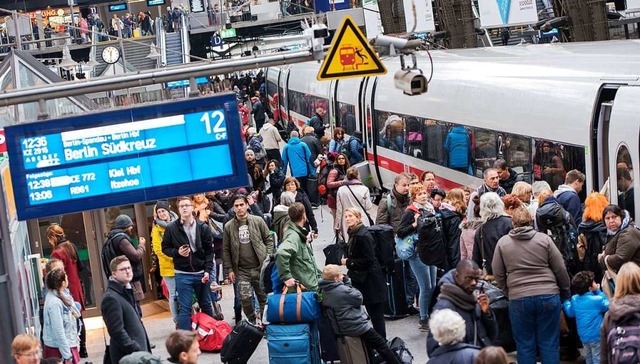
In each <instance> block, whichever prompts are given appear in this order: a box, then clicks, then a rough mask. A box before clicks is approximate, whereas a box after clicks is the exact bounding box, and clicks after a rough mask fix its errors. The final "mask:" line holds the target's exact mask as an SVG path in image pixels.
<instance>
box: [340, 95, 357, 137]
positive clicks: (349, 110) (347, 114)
mask: <svg viewBox="0 0 640 364" xmlns="http://www.w3.org/2000/svg"><path fill="white" fill-rule="evenodd" d="M355 114H356V107H355V106H354V105H351V104H347V103H344V102H339V103H338V113H337V115H336V125H335V126H336V127H342V128H343V129H344V132H345V134H347V135H352V134H353V133H354V132H355V131H356V116H355Z"/></svg>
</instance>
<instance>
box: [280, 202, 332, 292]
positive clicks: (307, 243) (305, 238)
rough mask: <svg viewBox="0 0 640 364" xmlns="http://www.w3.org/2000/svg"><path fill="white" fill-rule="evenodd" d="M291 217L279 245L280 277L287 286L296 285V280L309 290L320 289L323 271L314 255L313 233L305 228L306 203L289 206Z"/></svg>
mask: <svg viewBox="0 0 640 364" xmlns="http://www.w3.org/2000/svg"><path fill="white" fill-rule="evenodd" d="M289 217H290V218H291V221H290V222H288V223H287V226H286V228H285V232H284V239H283V240H282V243H281V244H280V246H279V247H278V254H277V255H276V266H277V267H278V277H279V278H280V279H281V280H282V281H283V282H284V284H285V285H286V286H287V287H295V284H296V281H298V282H299V283H302V284H303V285H304V287H305V288H306V289H307V290H309V291H317V290H318V279H319V278H320V276H321V274H322V272H321V271H320V269H318V267H317V266H316V260H315V257H314V255H313V247H311V241H312V240H313V239H312V237H313V235H312V233H311V232H309V231H307V229H305V228H304V223H305V221H306V220H307V215H306V213H305V210H304V205H303V204H301V203H300V202H295V203H293V204H292V205H291V206H289Z"/></svg>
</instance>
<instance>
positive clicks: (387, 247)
mask: <svg viewBox="0 0 640 364" xmlns="http://www.w3.org/2000/svg"><path fill="white" fill-rule="evenodd" d="M367 230H368V231H369V233H370V234H371V236H372V237H373V241H375V243H376V246H375V255H376V258H377V259H378V263H379V264H380V267H381V268H382V272H383V273H384V274H389V273H391V272H393V267H394V255H393V254H394V252H395V247H394V244H395V240H394V234H393V228H392V227H391V225H387V224H378V225H372V226H369V227H367Z"/></svg>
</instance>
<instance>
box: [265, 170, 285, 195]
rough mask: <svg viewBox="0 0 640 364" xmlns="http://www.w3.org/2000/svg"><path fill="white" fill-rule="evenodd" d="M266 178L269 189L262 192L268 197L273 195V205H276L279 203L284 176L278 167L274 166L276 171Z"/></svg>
mask: <svg viewBox="0 0 640 364" xmlns="http://www.w3.org/2000/svg"><path fill="white" fill-rule="evenodd" d="M267 178H268V179H269V188H267V190H266V191H264V194H265V195H268V194H270V193H271V194H272V195H273V204H274V205H277V204H279V203H280V196H281V195H282V188H283V184H284V174H283V173H282V171H281V170H280V167H278V166H276V169H274V170H273V172H271V173H269V175H268V176H267Z"/></svg>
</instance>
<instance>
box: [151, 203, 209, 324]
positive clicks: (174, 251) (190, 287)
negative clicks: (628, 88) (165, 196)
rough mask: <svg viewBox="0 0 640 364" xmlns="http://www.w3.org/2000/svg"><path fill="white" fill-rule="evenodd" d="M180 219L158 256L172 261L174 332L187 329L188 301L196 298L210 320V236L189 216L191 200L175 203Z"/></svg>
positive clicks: (173, 224)
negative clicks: (175, 310)
mask: <svg viewBox="0 0 640 364" xmlns="http://www.w3.org/2000/svg"><path fill="white" fill-rule="evenodd" d="M176 204H177V205H178V211H179V213H180V219H178V220H175V221H173V222H171V223H169V225H167V228H166V230H165V233H164V236H163V237H162V252H163V253H165V254H166V255H167V256H169V257H172V258H173V265H174V267H175V273H176V276H175V277H176V278H175V279H176V290H177V291H178V302H179V305H180V308H179V312H178V329H181V330H190V329H191V297H192V296H193V294H194V293H195V294H196V297H197V298H198V304H199V305H200V309H201V310H202V312H204V313H206V314H207V315H209V316H212V317H213V308H212V306H211V294H210V292H209V284H208V282H209V272H210V271H211V269H213V256H214V254H213V233H212V231H211V228H210V227H209V225H207V224H205V223H204V222H202V221H199V220H198V219H196V218H195V217H194V216H193V203H192V201H191V197H189V196H183V197H179V198H178V200H177V201H176Z"/></svg>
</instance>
